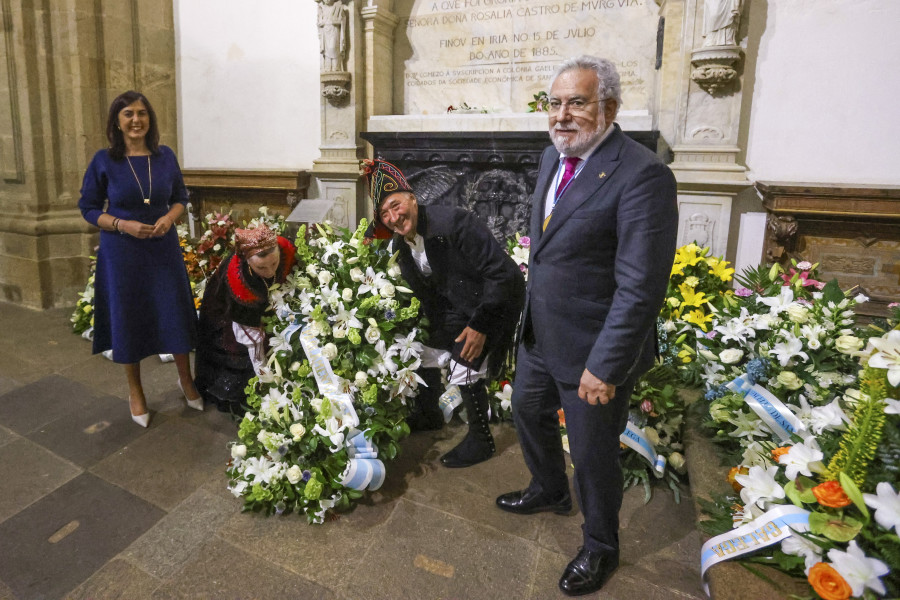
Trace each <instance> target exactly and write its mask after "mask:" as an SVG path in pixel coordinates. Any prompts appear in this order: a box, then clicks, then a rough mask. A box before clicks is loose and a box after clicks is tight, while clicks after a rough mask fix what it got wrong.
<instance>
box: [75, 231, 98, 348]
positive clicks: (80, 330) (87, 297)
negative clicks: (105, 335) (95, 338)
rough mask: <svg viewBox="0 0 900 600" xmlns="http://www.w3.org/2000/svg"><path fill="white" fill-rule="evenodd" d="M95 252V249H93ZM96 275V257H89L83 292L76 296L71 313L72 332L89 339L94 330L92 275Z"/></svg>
mask: <svg viewBox="0 0 900 600" xmlns="http://www.w3.org/2000/svg"><path fill="white" fill-rule="evenodd" d="M94 250H95V252H96V248H95V249H94ZM96 273H97V256H96V255H95V256H91V266H90V271H89V274H88V280H87V284H85V286H84V291H83V292H81V293H79V294H78V302H76V303H75V311H74V312H73V313H72V317H71V318H70V320H71V321H72V332H73V333H75V334H77V335H80V336H83V337H84V338H85V339H90V337H91V333H92V331H93V329H94V275H95V274H96Z"/></svg>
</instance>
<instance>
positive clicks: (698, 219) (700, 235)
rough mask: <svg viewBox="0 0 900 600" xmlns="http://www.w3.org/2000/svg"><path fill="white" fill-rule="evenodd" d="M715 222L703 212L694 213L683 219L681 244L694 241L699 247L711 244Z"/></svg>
mask: <svg viewBox="0 0 900 600" xmlns="http://www.w3.org/2000/svg"><path fill="white" fill-rule="evenodd" d="M715 226H716V222H715V221H714V220H713V219H710V218H709V216H708V215H704V214H703V213H694V214H692V215H691V216H690V217H688V218H687V219H686V220H685V221H684V227H683V229H682V235H681V237H682V239H681V245H682V246H684V245H685V244H690V243H691V242H696V243H697V245H698V246H700V247H701V248H702V247H704V246H711V245H712V242H713V239H714V238H713V230H714V229H715Z"/></svg>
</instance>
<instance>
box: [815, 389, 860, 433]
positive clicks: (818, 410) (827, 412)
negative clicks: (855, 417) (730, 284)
mask: <svg viewBox="0 0 900 600" xmlns="http://www.w3.org/2000/svg"><path fill="white" fill-rule="evenodd" d="M849 422H850V419H849V418H848V417H847V415H846V413H844V411H843V410H841V405H840V403H839V401H838V399H837V398H835V399H834V400H832V401H831V402H830V403H829V404H826V405H825V406H814V407H812V408H811V409H810V411H809V428H810V429H811V430H812V432H813V433H815V434H816V435H821V434H822V432H823V431H825V430H826V429H828V430H833V429H843V428H844V427H843V426H844V423H849Z"/></svg>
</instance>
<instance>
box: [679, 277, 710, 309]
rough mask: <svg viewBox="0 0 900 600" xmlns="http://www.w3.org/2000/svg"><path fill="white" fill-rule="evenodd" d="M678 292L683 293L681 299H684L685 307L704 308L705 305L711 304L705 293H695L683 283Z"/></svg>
mask: <svg viewBox="0 0 900 600" xmlns="http://www.w3.org/2000/svg"><path fill="white" fill-rule="evenodd" d="M678 291H680V292H681V297H682V298H683V300H682V302H681V304H682V305H683V306H697V307H700V306H703V305H704V304H709V300H707V299H706V298H705V296H706V293H705V292H698V291H695V290H694V289H693V288H691V286H689V285H687V284H685V283H682V284H681V285H679V286H678Z"/></svg>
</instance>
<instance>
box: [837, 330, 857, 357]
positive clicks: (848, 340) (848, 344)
mask: <svg viewBox="0 0 900 600" xmlns="http://www.w3.org/2000/svg"><path fill="white" fill-rule="evenodd" d="M834 347H835V348H837V350H838V352H841V353H843V354H853V353H854V352H856V351H857V350H859V349H860V348H862V340H861V339H859V338H858V337H856V336H853V335H842V336H840V337H839V338H838V339H836V340H835V341H834Z"/></svg>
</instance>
